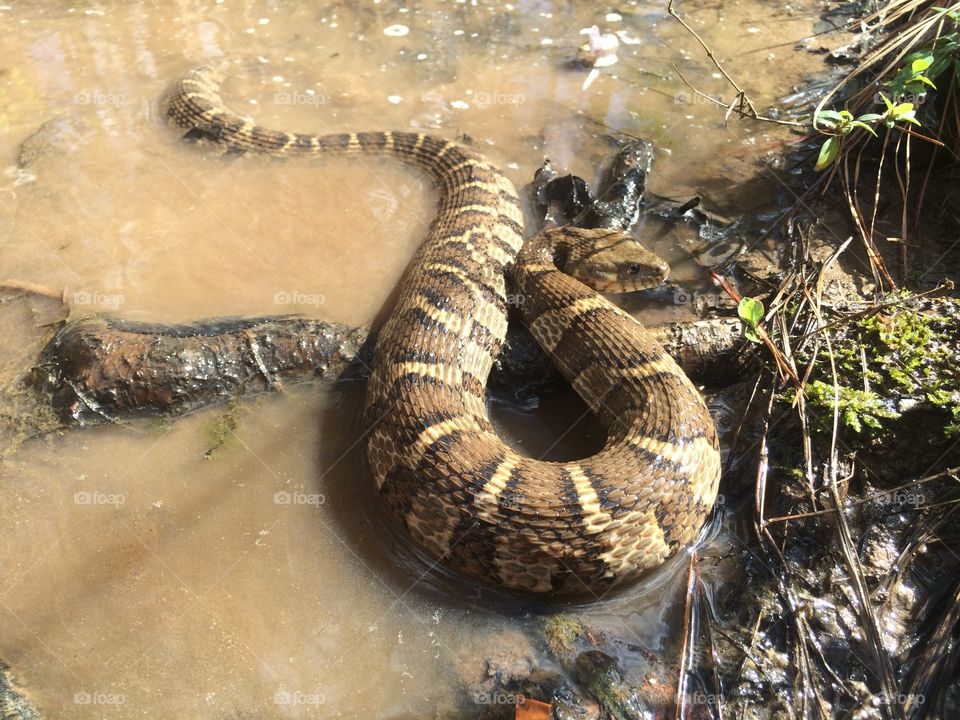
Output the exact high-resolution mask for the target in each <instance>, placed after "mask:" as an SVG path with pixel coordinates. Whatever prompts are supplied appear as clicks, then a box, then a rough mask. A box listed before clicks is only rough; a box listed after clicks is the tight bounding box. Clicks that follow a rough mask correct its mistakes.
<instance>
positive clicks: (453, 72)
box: [0, 0, 818, 720]
mask: <svg viewBox="0 0 960 720" xmlns="http://www.w3.org/2000/svg"><path fill="white" fill-rule="evenodd" d="M683 12H684V13H685V14H686V15H687V17H688V19H689V20H690V22H691V23H693V24H694V26H695V27H696V28H697V30H698V31H699V32H701V33H702V34H703V35H704V37H705V39H707V40H708V42H710V44H711V45H712V46H713V47H714V48H715V49H716V50H717V52H718V54H719V55H721V56H722V57H724V58H726V59H728V63H727V64H728V67H729V69H730V70H731V71H732V72H733V73H734V74H735V75H737V76H739V77H741V78H748V79H749V87H750V90H751V91H752V92H753V93H754V95H755V96H756V97H764V96H766V97H768V98H773V97H775V96H776V95H777V94H778V93H783V92H785V91H786V90H787V89H788V88H789V87H790V85H792V84H794V83H796V82H799V80H800V78H801V77H802V76H803V74H804V73H806V72H809V71H810V70H814V69H816V68H817V67H818V61H817V60H815V59H811V57H810V56H807V55H802V54H795V53H793V52H792V51H791V47H792V42H793V41H795V40H798V39H800V38H802V37H803V36H804V35H806V34H808V32H809V28H810V26H811V24H812V22H813V20H814V18H813V17H812V15H806V14H803V13H797V14H792V15H786V14H784V13H783V10H782V8H779V7H773V6H771V5H769V4H766V5H759V4H740V3H730V4H726V5H723V6H720V5H712V6H709V7H707V6H698V7H693V6H691V7H685V8H683ZM0 23H2V26H3V28H4V31H3V32H2V33H0V59H2V65H0V70H2V71H0V93H2V102H0V108H2V109H0V128H2V131H3V132H2V136H0V165H2V166H4V167H8V168H9V170H8V172H7V173H6V175H5V176H4V177H3V178H2V184H4V185H5V187H3V188H0V189H2V192H0V237H2V238H3V246H4V250H3V259H2V266H0V269H2V275H3V276H5V277H7V278H13V279H16V280H18V281H22V282H30V283H36V284H38V285H43V286H47V287H53V288H61V287H63V288H66V296H67V299H68V300H69V301H70V302H71V305H72V314H73V316H82V315H85V314H88V313H91V312H112V313H115V314H118V315H121V316H123V317H127V318H132V319H142V320H151V321H161V322H174V321H185V320H194V319H198V318H205V317H213V316H218V315H263V314H277V313H289V312H302V313H305V314H310V315H315V316H318V317H322V318H324V319H329V320H338V321H342V322H347V323H351V324H369V323H370V322H371V321H373V319H374V318H375V316H376V315H377V313H378V312H379V311H380V310H381V308H382V306H383V305H384V303H385V302H386V300H387V298H388V296H389V294H390V292H391V290H392V288H393V286H394V285H395V283H396V281H397V280H398V278H399V276H400V273H401V272H402V270H403V268H404V266H405V264H406V263H407V261H408V260H409V258H410V256H411V254H412V252H413V250H414V249H415V247H416V246H417V244H418V243H419V242H420V241H421V239H422V237H423V234H424V232H425V228H426V226H427V224H428V223H429V221H430V218H431V217H432V213H433V204H434V201H435V196H434V194H433V190H432V189H431V188H430V186H429V184H428V183H427V182H426V181H425V180H424V179H423V178H421V177H419V176H418V175H416V174H415V173H414V172H412V171H408V170H407V169H405V168H402V167H398V166H397V165H396V163H393V162H390V161H382V162H381V161H372V160H365V159H364V160H350V161H331V162H329V163H325V164H324V165H323V166H322V167H321V166H318V165H316V164H310V163H298V162H276V161H272V160H265V159H258V158H247V157H244V158H223V157H217V156H209V157H208V156H207V155H206V153H205V152H204V151H203V150H202V149H201V148H197V147H190V146H187V145H185V144H184V143H182V142H181V141H180V140H179V139H178V137H177V135H176V133H174V132H173V131H172V130H171V129H170V128H169V127H167V126H166V125H165V124H164V123H163V122H161V120H160V118H159V117H158V107H159V98H160V97H161V96H162V94H163V92H164V90H165V88H166V87H167V86H168V85H169V84H170V83H171V82H172V80H173V79H175V78H176V77H177V76H178V75H179V74H181V73H182V72H183V71H185V70H187V69H189V68H191V67H193V66H196V65H198V64H202V63H204V62H208V61H216V60H221V59H228V60H230V61H231V62H234V63H235V67H234V68H233V70H232V71H231V73H230V75H231V78H232V79H231V81H230V83H229V84H228V88H227V91H228V94H229V95H230V97H232V98H233V99H234V105H235V107H237V108H238V109H241V110H242V111H244V112H247V113H249V114H251V115H253V116H254V117H256V118H257V119H258V120H260V121H261V122H262V123H263V124H266V125H269V126H276V127H281V128H284V129H290V130H302V131H312V132H323V131H344V130H363V129H371V130H374V129H408V128H415V129H421V130H430V131H432V132H435V133H437V134H440V135H443V136H446V137H457V136H468V137H469V138H470V139H471V140H472V142H473V143H474V145H475V146H476V147H478V148H480V149H482V150H483V151H484V152H485V153H486V154H487V155H488V156H489V157H490V158H491V159H492V160H493V161H495V162H496V163H498V164H499V165H500V166H501V167H503V168H505V169H506V171H507V172H508V174H509V176H510V177H511V178H512V179H513V180H514V182H515V183H517V185H518V186H521V185H523V184H525V183H527V182H528V181H529V180H530V179H531V177H532V174H533V171H534V170H535V169H536V168H537V167H538V166H539V165H540V164H541V163H542V161H543V159H544V157H549V158H550V159H551V160H552V161H553V162H554V164H555V165H556V166H560V167H566V168H568V169H569V170H571V171H573V172H575V173H577V174H581V175H583V176H584V177H585V178H587V179H588V180H591V181H592V180H593V178H594V177H595V174H596V173H595V169H596V167H597V166H598V165H599V163H600V162H601V161H602V160H603V159H604V158H605V157H606V156H607V155H608V154H609V152H610V148H611V146H610V144H609V142H608V141H607V140H606V139H605V137H604V135H605V133H608V132H623V133H627V134H632V135H636V136H644V137H649V138H651V139H653V140H654V141H655V142H656V143H657V146H658V149H659V152H658V165H657V167H656V168H655V171H654V175H653V177H652V178H651V180H650V183H649V187H650V188H651V189H652V190H654V191H655V192H658V193H660V194H663V195H669V196H672V197H677V198H681V199H686V198H688V197H690V196H692V195H694V194H698V193H702V192H705V193H706V194H707V196H708V197H710V198H712V199H713V200H714V201H716V202H717V203H719V204H720V205H721V207H722V208H723V207H724V205H725V208H726V209H727V210H728V211H730V212H735V211H737V208H742V209H753V208H755V207H757V206H759V205H762V204H763V203H765V202H770V201H771V198H773V197H775V194H776V187H774V186H772V181H770V180H767V181H766V183H764V182H762V181H761V182H760V183H754V184H752V185H751V186H750V187H751V188H752V190H750V192H751V193H754V192H757V194H755V195H754V194H751V195H749V196H747V197H744V196H742V195H741V196H738V194H737V192H735V191H734V189H733V188H734V186H735V185H737V184H738V183H740V182H743V181H746V180H747V179H748V178H749V177H751V176H752V175H753V174H754V172H755V164H756V162H757V160H758V159H761V158H763V157H764V156H765V155H766V153H767V152H769V151H770V150H775V149H776V147H775V145H776V142H775V141H776V140H777V139H778V138H782V137H783V135H782V133H778V132H776V131H775V130H773V129H771V128H769V127H759V128H752V131H753V132H752V133H751V132H747V131H746V130H745V129H743V128H741V127H739V125H738V124H737V123H736V122H732V123H731V127H730V128H729V129H724V128H723V117H722V112H720V111H717V110H716V108H715V107H713V106H709V105H707V104H706V103H703V102H692V101H691V100H692V98H693V96H692V94H691V93H690V91H689V90H688V89H687V88H686V87H685V86H684V85H683V84H682V83H681V82H680V80H679V79H678V78H677V75H676V72H675V71H674V69H673V67H672V66H673V65H674V64H676V65H677V66H679V67H680V68H681V69H682V71H683V72H684V75H685V76H686V77H687V78H688V79H689V80H691V81H692V82H694V83H696V84H697V86H698V87H700V88H702V89H704V90H705V91H709V92H715V93H717V94H720V95H723V96H725V97H727V98H728V99H729V97H730V92H729V89H728V88H726V87H725V86H724V85H723V84H722V81H721V80H720V79H718V78H717V77H716V74H717V73H716V72H715V69H714V68H713V67H712V66H710V65H709V63H708V62H707V61H706V60H705V59H704V58H703V57H702V55H701V53H700V52H699V50H698V48H697V46H696V45H695V43H694V42H693V41H692V40H691V38H690V37H689V36H688V35H686V34H685V32H684V31H683V30H682V29H681V28H680V27H679V26H678V25H677V24H676V23H675V22H674V21H673V20H671V19H670V18H669V17H668V16H667V15H666V11H665V5H664V4H659V3H656V4H654V3H650V4H646V3H626V4H624V5H622V6H618V7H617V12H616V13H613V11H612V8H611V10H610V11H608V9H607V8H606V7H604V6H600V5H594V4H590V3H583V4H565V3H552V2H518V3H515V4H513V5H509V4H502V3H494V4H489V3H480V2H470V3H467V2H438V1H436V0H431V1H430V2H423V3H412V4H409V5H404V4H400V3H387V2H372V3H364V4H356V5H355V4H351V3H330V4H326V5H321V6H317V7H314V8H305V7H293V6H288V5H285V4H282V3H276V2H261V3H257V2H244V3H229V2H224V3H222V4H219V3H218V4H211V5H209V6H201V5H199V4H188V3H183V2H179V3H177V2H156V3H134V4H120V3H118V4H116V5H114V4H110V3H80V4H77V5H76V6H71V5H69V4H62V3H56V2H47V3H38V4H35V5H26V6H21V5H15V6H12V7H8V6H2V7H0ZM592 24H599V25H600V26H601V28H602V29H604V30H606V31H611V32H615V31H616V32H620V33H621V46H620V52H619V56H620V61H619V62H618V63H617V64H616V65H614V66H612V67H610V68H605V69H604V70H603V71H602V72H601V74H600V76H599V77H598V78H597V79H596V81H595V82H594V83H593V84H592V85H591V86H590V87H589V88H587V89H586V90H584V89H583V88H582V85H583V82H584V80H585V78H586V72H585V71H582V70H572V69H570V68H568V67H567V66H566V64H567V61H569V60H570V59H571V58H573V57H574V56H575V55H576V48H577V46H578V44H580V43H581V42H583V41H584V38H583V37H582V36H581V35H580V34H579V31H580V29H581V28H586V27H589V26H590V25H592ZM398 26H402V27H403V28H406V29H407V32H404V31H403V30H402V29H398ZM784 43H786V44H785V45H784ZM765 48H771V49H765ZM53 119H58V124H57V125H55V126H48V128H49V130H48V132H47V134H46V135H45V136H44V137H46V140H45V142H43V143H40V144H39V145H35V147H37V148H39V149H38V150H37V152H36V156H35V157H33V158H32V160H31V162H30V164H29V167H27V168H24V169H20V170H17V168H16V164H17V158H18V153H19V152H20V145H21V143H23V142H24V140H26V139H27V138H28V137H30V136H31V135H33V134H34V133H35V132H36V131H37V129H38V128H39V127H40V126H41V125H42V124H43V123H45V122H47V121H50V120H53ZM758 187H763V189H764V192H763V193H759V192H758V191H756V188H758ZM680 235H681V236H678V235H677V234H675V233H668V234H666V235H665V236H663V237H658V239H657V240H656V241H655V242H654V243H653V249H654V250H656V251H658V252H660V253H661V254H663V255H664V256H665V257H667V258H668V259H670V260H671V262H672V264H673V266H674V277H675V278H676V279H678V280H679V281H680V282H683V283H689V284H690V285H691V286H699V284H700V283H702V282H703V281H704V278H705V272H704V270H703V269H702V268H701V267H700V266H698V265H697V264H696V263H694V262H692V261H690V260H689V258H688V253H689V252H691V251H695V250H696V249H697V248H696V246H695V243H694V242H693V239H692V238H689V237H687V238H684V237H682V233H681V234H680ZM683 309H684V308H681V310H683ZM28 330H30V329H29V328H27V327H24V332H25V333H26V332H28ZM361 392H362V388H346V389H344V390H329V391H322V390H319V389H317V388H308V387H301V388H297V389H293V390H290V391H289V392H287V393H284V394H283V395H280V396H277V397H271V398H264V399H261V400H259V401H256V402H254V403H250V404H248V405H246V406H244V407H243V408H241V410H240V411H239V413H238V417H237V420H236V426H235V429H234V430H232V431H231V432H230V433H229V438H228V441H227V443H226V445H224V446H223V447H222V448H220V449H219V450H217V451H216V452H215V453H213V454H212V455H211V456H210V457H206V454H207V451H208V450H209V449H210V448H211V447H212V446H213V445H214V443H215V438H214V435H215V433H216V430H217V426H218V423H220V422H221V421H222V420H223V410H222V409H221V410H216V409H215V410H211V411H208V412H204V413H200V414H197V415H195V416H192V417H189V418H186V419H182V420H178V421H176V422H174V423H172V424H158V423H150V422H146V421H144V422H138V423H134V424H132V425H129V426H124V427H105V428H99V429H95V430H89V431H83V432H72V433H68V434H66V435H65V436H63V437H62V438H56V439H48V440H45V441H37V442H34V443H30V444H27V445H26V446H25V447H23V448H22V449H21V450H20V451H19V452H18V453H17V454H15V455H14V456H13V457H12V458H10V459H8V460H7V461H6V462H5V464H4V466H3V468H2V473H3V474H2V483H0V507H3V508H4V511H3V519H2V521H0V522H2V533H3V537H4V540H5V542H4V544H3V547H2V548H0V568H2V570H0V571H2V575H3V577H4V584H3V586H2V587H0V658H2V659H3V660H5V661H7V662H8V663H10V664H11V665H12V666H13V668H14V671H15V673H16V675H17V677H18V678H19V679H20V681H21V682H22V683H23V684H24V685H25V686H26V687H27V688H28V690H29V692H30V695H31V697H32V698H33V700H34V701H35V702H36V704H37V705H38V707H39V708H40V709H41V710H42V711H44V712H45V713H46V714H47V715H48V716H49V717H51V718H59V717H69V718H78V719H80V720H84V719H85V718H100V717H113V718H132V717H163V716H170V717H175V716H181V715H182V716H186V717H194V718H223V717H239V716H246V715H244V713H250V716H253V717H264V718H274V717H277V718H296V717H337V716H342V717H420V716H432V715H437V716H444V715H445V714H449V715H457V716H463V714H466V716H470V714H471V713H475V712H478V711H479V709H480V708H478V707H477V706H474V705H471V702H470V698H469V697H467V696H465V695H464V694H463V692H462V690H461V689H460V688H459V687H458V683H457V680H456V678H457V668H458V667H461V668H462V667H463V664H464V663H465V662H466V661H467V660H469V659H470V657H471V650H470V648H471V646H473V645H474V644H476V643H477V642H479V641H480V640H482V638H484V637H486V636H488V635H489V634H490V633H500V632H505V631H508V630H512V629H516V628H520V629H524V630H530V631H531V632H535V630H536V628H538V627H539V623H540V621H541V619H542V617H543V616H544V613H545V610H544V608H542V607H540V606H534V605H532V604H527V603H524V602H521V601H518V600H516V599H512V598H504V597H500V596H497V595H495V594H493V593H490V592H488V591H481V590H480V589H479V588H475V587H472V586H469V585H464V584H463V583H462V582H459V581H456V580H454V579H452V578H449V577H447V576H446V575H444V574H442V573H439V572H437V571H435V570H431V568H429V567H427V566H425V565H423V564H421V563H419V561H418V560H417V559H416V558H411V557H410V552H409V550H408V549H406V548H405V547H404V546H403V545H402V543H399V544H398V543H397V542H396V541H395V538H393V536H392V535H391V534H390V533H389V531H387V530H386V529H385V528H384V526H383V525H382V522H381V520H380V517H379V515H378V513H377V505H376V498H375V497H373V495H372V492H371V491H370V489H369V487H368V486H367V484H366V483H365V482H364V480H363V478H362V477H361V474H360V455H359V450H360V445H359V444H358V439H359V438H360V431H359V428H358V427H357V409H358V406H359V402H360V397H361ZM561 404H562V403H561ZM546 406H547V410H546V411H545V412H544V413H542V414H541V415H540V416H535V415H532V414H531V413H530V412H528V411H524V410H522V409H519V408H517V409H512V410H511V409H507V410H504V411H503V413H502V414H503V424H504V426H505V427H507V428H509V431H510V432H511V433H516V435H517V436H518V437H519V436H522V435H526V436H527V438H526V440H522V439H518V442H520V444H522V445H524V446H525V447H527V448H528V449H529V450H530V451H531V452H538V453H539V452H540V451H541V450H542V451H547V450H549V449H550V447H551V446H552V445H554V444H556V442H557V440H558V439H559V438H563V437H564V433H565V431H566V429H567V428H566V427H565V426H562V425H563V424H562V423H558V422H557V420H556V417H557V416H556V415H555V414H554V412H553V410H552V409H551V407H552V406H551V405H550V404H549V401H548V402H547V403H546ZM568 416H569V417H571V418H574V419H575V417H576V413H572V414H571V413H568ZM560 417H566V416H560ZM524 421H525V422H526V423H527V424H526V426H525V425H524ZM531 423H532V424H531ZM524 428H525V429H524ZM585 432H586V430H584V431H583V433H585ZM575 434H576V435H577V436H579V435H580V434H581V430H579V429H578V430H577V431H576V433H575ZM559 441H560V442H561V443H563V444H564V445H567V444H569V443H570V442H571V441H570V440H569V439H561V440H559ZM587 442H588V443H589V440H588V441H587ZM685 575H686V573H685V565H684V563H683V559H682V558H681V559H680V561H678V562H675V563H672V564H671V565H670V566H669V567H668V568H666V569H665V570H664V571H662V572H660V573H658V574H657V575H656V576H655V577H654V578H653V579H652V580H651V582H650V583H647V584H646V585H644V586H641V587H637V588H632V589H630V590H629V591H628V592H626V593H623V594H621V595H620V596H617V597H612V598H605V599H603V601H602V602H597V603H593V604H591V605H589V606H586V607H583V608H580V609H579V610H578V612H580V613H583V614H584V615H585V616H586V617H588V618H589V619H590V621H591V623H593V624H594V625H595V626H596V627H599V628H602V629H606V630H607V631H608V632H609V633H610V634H612V635H616V636H618V637H622V638H625V639H626V640H628V641H629V642H636V643H638V644H641V645H643V646H646V647H648V648H651V649H653V650H657V651H662V652H664V653H665V654H666V656H667V658H668V659H669V658H671V657H673V656H672V653H674V652H675V646H676V643H677V641H678V638H677V631H676V628H677V627H678V626H677V620H678V618H679V615H678V610H677V608H676V607H675V601H676V600H677V599H678V598H681V597H682V589H683V587H684V584H685V582H686V577H685ZM464 708H465V709H464Z"/></svg>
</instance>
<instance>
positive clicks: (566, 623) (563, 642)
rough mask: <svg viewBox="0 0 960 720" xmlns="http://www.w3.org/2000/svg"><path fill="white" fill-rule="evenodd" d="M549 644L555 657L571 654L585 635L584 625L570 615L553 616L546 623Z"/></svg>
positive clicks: (545, 629) (545, 632)
mask: <svg viewBox="0 0 960 720" xmlns="http://www.w3.org/2000/svg"><path fill="white" fill-rule="evenodd" d="M543 630H544V634H545V635H546V638H547V644H548V645H549V646H550V650H551V651H552V652H553V654H554V656H555V657H558V658H559V657H564V656H565V655H568V654H569V653H571V652H572V651H573V649H574V647H575V646H576V643H577V641H578V640H579V639H580V638H581V636H582V635H583V624H582V623H581V622H580V621H579V620H577V619H576V618H574V617H571V616H570V615H551V616H550V617H548V618H547V619H546V622H544V627H543Z"/></svg>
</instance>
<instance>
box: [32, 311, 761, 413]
mask: <svg viewBox="0 0 960 720" xmlns="http://www.w3.org/2000/svg"><path fill="white" fill-rule="evenodd" d="M653 332H654V333H655V334H656V336H657V338H658V339H659V340H660V342H661V343H662V344H663V345H664V347H665V348H666V349H667V351H668V352H670V353H671V354H673V355H674V357H675V358H676V359H677V361H678V362H679V363H680V365H681V366H682V367H683V368H684V369H685V370H686V371H687V372H688V374H690V375H691V376H692V377H693V378H694V379H697V380H701V379H702V380H710V381H714V382H715V381H716V380H717V379H722V378H730V377H731V376H734V377H735V376H736V375H737V374H738V373H736V372H734V371H733V369H734V368H736V367H738V365H739V360H738V356H739V354H738V349H739V348H740V347H741V346H742V344H743V343H742V340H741V336H740V329H739V322H738V321H731V320H729V319H716V320H705V321H700V322H697V323H689V324H684V323H678V324H675V325H669V326H665V327H663V328H659V329H656V330H654V331H653ZM372 346H373V342H372V337H371V336H370V331H369V330H368V329H367V328H353V327H349V326H347V325H341V324H339V323H328V322H321V321H319V320H308V319H305V318H301V317H296V316H280V317H270V318H257V319H248V320H239V319H234V318H227V319H219V320H212V321H207V322H204V323H198V324H191V325H174V326H160V325H151V324H147V323H137V322H130V321H126V320H121V319H118V318H111V317H108V316H98V317H90V318H84V319H81V320H76V321H73V322H69V323H67V324H65V325H64V326H63V327H62V328H61V329H60V330H59V331H57V332H56V333H55V334H54V336H53V337H52V338H51V340H50V341H49V342H48V343H47V345H46V347H45V348H44V349H43V351H42V352H41V355H40V361H39V362H38V364H37V365H36V366H35V367H34V368H33V370H32V372H31V373H30V378H29V379H30V383H31V384H32V385H33V387H35V388H37V389H39V390H41V391H43V392H45V393H47V394H48V395H49V396H50V398H51V402H52V404H53V406H54V409H55V410H56V411H57V413H58V414H59V415H60V417H61V420H63V421H64V422H68V423H81V424H82V423H86V422H91V421H94V422H95V421H102V420H114V419H118V418H121V417H124V416H130V415H137V414H183V413H187V412H191V411H193V410H198V409H200V408H203V407H207V406H210V405H213V404H216V403H219V402H225V401H227V400H230V399H234V398H237V397H241V396H243V397H246V396H252V395H256V394H259V393H263V392H267V391H271V390H278V389H281V388H282V387H283V385H284V384H285V383H293V382H303V381H308V380H311V379H317V378H323V379H329V380H333V379H337V380H344V379H363V378H365V377H366V375H367V371H368V369H369V364H370V357H371V352H372ZM563 382H564V381H563V378H562V377H561V376H560V374H559V373H558V372H557V371H556V370H554V369H553V367H552V365H551V364H550V360H549V358H547V356H546V355H544V354H543V352H542V351H541V350H540V348H539V347H538V346H537V344H536V342H535V341H534V340H533V338H532V337H530V335H529V333H527V332H526V331H525V330H523V329H522V328H516V329H515V331H512V332H511V333H510V334H509V336H508V340H507V345H506V347H505V349H504V351H503V352H502V353H501V357H500V358H499V359H498V362H497V367H496V369H495V371H494V375H493V378H492V379H491V390H492V392H494V393H496V394H512V395H532V394H536V393H542V392H549V391H550V390H551V389H554V388H556V387H558V386H560V385H562V384H563Z"/></svg>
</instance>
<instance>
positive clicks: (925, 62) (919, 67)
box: [910, 54, 933, 75]
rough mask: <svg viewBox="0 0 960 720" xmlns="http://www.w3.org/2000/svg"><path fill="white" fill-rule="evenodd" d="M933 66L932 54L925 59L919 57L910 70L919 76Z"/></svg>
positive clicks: (911, 64)
mask: <svg viewBox="0 0 960 720" xmlns="http://www.w3.org/2000/svg"><path fill="white" fill-rule="evenodd" d="M931 65H933V55H932V54H931V55H927V56H925V57H918V58H917V59H916V60H914V61H913V62H912V63H910V70H911V72H913V74H914V75H919V74H920V73H922V72H923V71H924V70H926V69H927V68H928V67H930V66H931Z"/></svg>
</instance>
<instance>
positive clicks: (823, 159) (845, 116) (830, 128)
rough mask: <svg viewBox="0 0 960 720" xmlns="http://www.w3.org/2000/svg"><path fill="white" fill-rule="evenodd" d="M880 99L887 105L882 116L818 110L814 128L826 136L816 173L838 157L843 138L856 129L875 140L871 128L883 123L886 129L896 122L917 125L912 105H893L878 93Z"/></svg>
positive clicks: (874, 133) (875, 135) (846, 111)
mask: <svg viewBox="0 0 960 720" xmlns="http://www.w3.org/2000/svg"><path fill="white" fill-rule="evenodd" d="M880 98H881V99H882V100H883V102H884V104H885V105H886V106H887V110H886V112H884V113H883V114H880V113H864V114H863V115H860V116H859V117H854V116H853V113H851V112H850V111H849V110H840V111H839V112H837V111H835V110H820V111H818V112H817V113H816V114H815V115H814V118H813V127H814V129H816V130H819V131H820V132H821V133H823V134H825V135H828V136H829V137H827V139H826V140H825V141H824V143H823V145H822V146H821V147H820V154H819V155H818V156H817V164H816V169H817V170H824V169H826V168H828V167H830V165H832V164H833V161H834V160H836V159H837V157H839V155H840V147H841V146H842V145H843V139H844V138H845V137H846V136H847V135H849V134H850V133H852V132H853V131H854V130H855V129H856V128H862V129H863V130H866V131H867V132H868V133H870V134H871V135H873V136H874V137H877V132H876V131H875V130H874V129H873V126H874V125H880V124H883V125H884V126H886V127H887V128H893V127H894V126H895V125H896V124H897V123H911V124H913V125H919V124H920V122H919V121H918V120H917V118H916V113H917V111H916V109H915V108H914V107H913V103H909V102H901V103H894V102H893V101H892V100H890V98H888V97H887V96H886V95H884V94H883V93H880Z"/></svg>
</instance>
